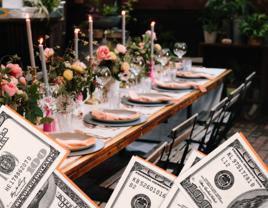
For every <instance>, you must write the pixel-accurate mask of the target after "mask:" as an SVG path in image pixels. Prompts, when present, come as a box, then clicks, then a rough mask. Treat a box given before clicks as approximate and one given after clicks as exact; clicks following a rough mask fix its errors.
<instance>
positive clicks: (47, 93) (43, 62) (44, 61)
mask: <svg viewBox="0 0 268 208" xmlns="http://www.w3.org/2000/svg"><path fill="white" fill-rule="evenodd" d="M42 43H43V38H41V39H40V44H39V53H40V57H41V64H42V72H43V79H44V83H45V94H46V97H48V96H49V89H48V88H49V86H48V80H47V67H46V60H45V55H44V48H43V45H42Z"/></svg>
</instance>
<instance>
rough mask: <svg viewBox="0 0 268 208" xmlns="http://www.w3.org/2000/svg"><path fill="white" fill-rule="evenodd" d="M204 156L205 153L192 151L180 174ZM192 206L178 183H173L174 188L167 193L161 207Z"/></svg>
mask: <svg viewBox="0 0 268 208" xmlns="http://www.w3.org/2000/svg"><path fill="white" fill-rule="evenodd" d="M203 157H205V155H204V154H203V153H201V152H199V151H192V153H191V155H190V157H189V158H188V160H187V162H186V164H185V165H184V167H183V169H182V170H181V173H180V174H182V173H183V172H185V171H187V170H188V169H190V168H191V167H192V166H194V165H195V164H196V163H198V162H199V161H200V160H201V159H202V158H203ZM191 207H192V205H190V204H189V201H188V200H187V199H186V198H185V196H184V195H183V194H182V193H181V192H180V189H179V188H178V186H177V185H176V184H173V186H172V188H171V189H170V191H169V192H168V194H167V197H166V198H165V200H164V202H163V203H162V204H161V208H191Z"/></svg>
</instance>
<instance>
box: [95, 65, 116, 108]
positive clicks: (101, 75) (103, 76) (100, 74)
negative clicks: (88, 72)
mask: <svg viewBox="0 0 268 208" xmlns="http://www.w3.org/2000/svg"><path fill="white" fill-rule="evenodd" d="M93 73H94V76H95V78H96V81H97V82H98V83H99V84H100V87H101V88H103V87H104V85H105V84H107V83H108V82H109V81H110V79H111V76H112V75H111V71H110V70H109V68H108V67H106V66H98V67H96V68H95V70H94V71H93ZM100 108H101V110H103V105H101V106H100Z"/></svg>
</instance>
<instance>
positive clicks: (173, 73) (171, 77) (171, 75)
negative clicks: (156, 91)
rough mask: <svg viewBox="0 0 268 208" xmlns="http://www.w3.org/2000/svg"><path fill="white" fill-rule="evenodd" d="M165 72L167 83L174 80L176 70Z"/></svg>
mask: <svg viewBox="0 0 268 208" xmlns="http://www.w3.org/2000/svg"><path fill="white" fill-rule="evenodd" d="M167 72H168V73H167V74H168V79H169V81H173V80H175V79H176V73H177V68H169V69H168V71H167Z"/></svg>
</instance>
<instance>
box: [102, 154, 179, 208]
mask: <svg viewBox="0 0 268 208" xmlns="http://www.w3.org/2000/svg"><path fill="white" fill-rule="evenodd" d="M175 178H176V177H175V176H174V175H172V174H170V173H168V172H166V171H164V170H163V169H161V168H159V167H157V166H155V165H153V164H151V163H149V162H147V161H145V160H143V159H141V158H139V157H132V159H131V160H130V162H129V164H128V166H127V167H126V170H125V172H124V173H123V175H122V177H121V179H120V181H119V183H118V184H117V186H116V188H115V190H114V192H113V194H112V196H111V197H110V199H109V201H108V203H107V205H106V208H122V207H124V208H133V207H148V208H149V207H151V208H157V207H160V205H161V204H162V202H163V201H164V199H165V197H166V195H167V193H168V192H169V190H170V189H171V187H172V185H173V181H174V179H175Z"/></svg>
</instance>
